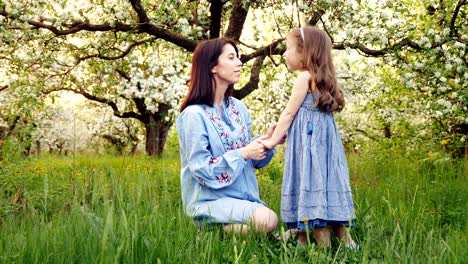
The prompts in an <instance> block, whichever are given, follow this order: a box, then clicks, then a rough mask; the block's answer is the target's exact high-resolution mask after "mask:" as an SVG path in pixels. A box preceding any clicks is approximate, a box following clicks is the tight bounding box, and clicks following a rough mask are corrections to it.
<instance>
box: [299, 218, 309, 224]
mask: <svg viewBox="0 0 468 264" xmlns="http://www.w3.org/2000/svg"><path fill="white" fill-rule="evenodd" d="M301 221H302V222H304V223H306V222H307V221H309V218H307V217H303V218H302V219H301Z"/></svg>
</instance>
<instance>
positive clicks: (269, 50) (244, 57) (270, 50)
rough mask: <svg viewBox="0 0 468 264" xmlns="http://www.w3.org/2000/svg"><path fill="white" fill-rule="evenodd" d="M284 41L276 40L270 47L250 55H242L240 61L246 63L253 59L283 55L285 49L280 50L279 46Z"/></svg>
mask: <svg viewBox="0 0 468 264" xmlns="http://www.w3.org/2000/svg"><path fill="white" fill-rule="evenodd" d="M283 40H284V39H278V40H275V41H274V42H273V43H271V44H270V45H268V46H265V47H262V48H259V49H258V50H256V51H254V52H253V53H250V54H248V55H241V58H240V60H241V61H242V63H245V62H247V61H249V60H251V59H253V58H256V57H258V56H271V55H279V54H283V53H284V51H285V49H284V48H279V47H278V44H280V43H281V42H282V41H283Z"/></svg>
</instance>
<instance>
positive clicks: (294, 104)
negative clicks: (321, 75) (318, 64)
mask: <svg viewBox="0 0 468 264" xmlns="http://www.w3.org/2000/svg"><path fill="white" fill-rule="evenodd" d="M309 79H310V74H309V72H307V71H305V72H301V73H300V74H299V76H298V77H297V79H296V81H295V82H294V87H293V90H292V93H291V97H290V98H289V101H288V104H287V105H286V108H285V109H284V110H283V112H282V113H281V115H280V118H279V120H278V123H277V124H276V128H275V130H274V131H273V134H272V136H271V138H269V139H267V140H263V141H262V144H263V145H264V146H265V147H266V148H268V149H272V148H273V147H275V146H276V145H277V144H278V143H280V142H281V140H282V139H283V137H284V136H285V135H286V133H287V131H288V129H289V126H291V123H292V121H293V120H294V117H295V116H296V113H297V111H298V110H299V107H301V104H302V102H303V101H304V98H305V96H306V95H307V91H308V88H309Z"/></svg>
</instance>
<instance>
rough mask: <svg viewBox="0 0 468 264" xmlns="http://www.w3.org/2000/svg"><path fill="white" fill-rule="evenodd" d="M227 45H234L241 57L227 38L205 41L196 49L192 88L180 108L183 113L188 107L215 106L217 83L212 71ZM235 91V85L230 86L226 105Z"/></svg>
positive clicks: (226, 94)
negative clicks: (195, 105)
mask: <svg viewBox="0 0 468 264" xmlns="http://www.w3.org/2000/svg"><path fill="white" fill-rule="evenodd" d="M226 44H230V45H232V46H233V47H234V49H235V50H236V54H237V56H239V51H238V49H237V46H236V44H235V43H234V41H232V40H230V39H226V38H216V39H210V40H204V41H202V42H200V43H199V44H198V45H197V47H196V48H195V51H194V52H193V57H192V72H191V74H190V86H189V90H188V94H187V96H186V97H185V100H184V102H183V103H182V106H181V107H180V111H181V112H182V111H184V109H185V108H186V107H187V106H189V105H194V104H206V105H209V106H213V103H214V96H215V90H216V83H215V81H214V76H213V73H212V72H211V69H212V68H213V67H214V66H216V65H217V64H218V58H219V56H220V55H221V53H222V52H223V47H224V45H226ZM233 90H234V85H233V84H231V85H229V86H228V89H227V90H226V93H225V94H224V101H225V102H226V103H228V98H229V96H230V95H232V92H233Z"/></svg>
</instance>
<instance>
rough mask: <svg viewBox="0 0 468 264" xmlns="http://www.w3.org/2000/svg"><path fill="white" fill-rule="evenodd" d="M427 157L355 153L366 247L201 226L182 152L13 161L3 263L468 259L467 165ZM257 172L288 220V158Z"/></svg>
mask: <svg viewBox="0 0 468 264" xmlns="http://www.w3.org/2000/svg"><path fill="white" fill-rule="evenodd" d="M168 153H169V152H168ZM426 154H427V153H424V155H423V154H421V155H419V156H418V155H407V154H405V153H401V152H399V151H398V150H396V149H394V150H389V151H376V152H374V153H373V152H366V153H349V154H348V159H349V160H348V163H349V169H350V177H351V182H352V186H353V197H354V202H355V206H356V214H357V221H356V227H355V228H353V229H352V231H351V232H352V236H353V237H354V239H355V240H356V241H357V242H358V243H359V245H360V249H359V250H358V251H350V250H346V249H345V248H343V247H342V246H340V245H339V244H338V243H337V241H334V247H333V249H331V250H318V249H317V248H316V246H315V243H312V244H311V245H309V246H308V247H306V248H304V247H301V246H299V245H297V243H296V242H295V241H286V242H281V241H278V240H276V239H274V237H273V236H271V235H258V234H249V235H248V236H246V237H235V236H233V235H230V234H223V233H222V232H221V230H220V229H219V228H218V227H213V226H202V227H201V228H198V227H197V226H196V225H194V224H193V223H192V221H191V220H190V218H188V217H187V216H185V215H184V213H183V212H182V209H181V201H180V183H179V158H178V154H177V153H176V152H174V153H173V154H166V155H164V156H163V157H161V158H152V157H146V156H136V157H128V156H120V157H118V156H111V155H101V156H92V155H69V156H66V157H65V156H48V155H45V156H41V157H30V158H12V159H5V160H3V161H2V162H1V163H0V166H1V167H0V191H1V192H0V194H1V199H0V207H1V212H0V263H467V262H468V250H467V247H466V245H468V241H467V234H468V232H467V227H468V225H467V221H468V218H467V211H468V207H467V201H468V199H467V198H468V185H467V171H468V166H467V161H466V160H453V159H450V158H441V159H430V158H427V157H428V155H426ZM257 176H258V180H259V184H260V189H261V197H262V199H263V200H264V201H265V202H267V203H268V204H269V206H270V207H272V208H273V209H274V210H275V211H276V212H279V204H280V195H281V177H282V155H281V153H279V154H278V155H277V156H276V157H275V159H274V160H273V162H272V163H271V164H270V165H269V166H267V167H266V168H264V169H261V170H259V172H258V175H257ZM283 231H284V226H283V225H280V226H279V227H278V229H277V232H279V233H281V232H283Z"/></svg>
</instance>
